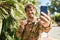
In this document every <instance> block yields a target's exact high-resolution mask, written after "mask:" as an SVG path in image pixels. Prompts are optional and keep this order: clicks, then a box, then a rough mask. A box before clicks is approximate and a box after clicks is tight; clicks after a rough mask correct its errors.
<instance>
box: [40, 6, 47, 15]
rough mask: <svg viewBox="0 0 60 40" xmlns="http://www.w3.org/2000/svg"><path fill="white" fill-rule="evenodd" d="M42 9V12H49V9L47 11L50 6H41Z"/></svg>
mask: <svg viewBox="0 0 60 40" xmlns="http://www.w3.org/2000/svg"><path fill="white" fill-rule="evenodd" d="M40 10H41V11H40V12H44V13H46V14H47V13H48V11H47V10H48V6H41V7H40Z"/></svg>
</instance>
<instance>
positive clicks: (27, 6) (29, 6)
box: [25, 4, 36, 12]
mask: <svg viewBox="0 0 60 40" xmlns="http://www.w3.org/2000/svg"><path fill="white" fill-rule="evenodd" d="M31 7H33V8H34V9H36V8H35V7H34V5H32V4H27V5H26V6H25V12H26V10H27V9H28V8H31Z"/></svg>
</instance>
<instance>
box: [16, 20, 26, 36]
mask: <svg viewBox="0 0 60 40" xmlns="http://www.w3.org/2000/svg"><path fill="white" fill-rule="evenodd" d="M26 23H27V22H26V20H22V21H21V22H20V28H19V29H18V30H17V32H16V35H17V37H21V36H22V32H23V30H24V26H25V25H26Z"/></svg>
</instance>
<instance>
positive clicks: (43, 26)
mask: <svg viewBox="0 0 60 40" xmlns="http://www.w3.org/2000/svg"><path fill="white" fill-rule="evenodd" d="M25 12H26V15H27V17H28V19H27V20H22V22H21V23H20V28H19V30H18V31H17V33H16V34H17V36H19V37H20V38H21V40H38V39H39V35H40V33H42V32H43V31H44V32H48V31H49V30H50V13H49V12H48V15H46V14H45V13H43V12H41V14H42V15H40V16H39V18H36V17H35V14H36V8H35V7H34V6H33V5H32V4H28V5H26V7H25Z"/></svg>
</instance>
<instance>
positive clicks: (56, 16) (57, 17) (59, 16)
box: [51, 13, 60, 21]
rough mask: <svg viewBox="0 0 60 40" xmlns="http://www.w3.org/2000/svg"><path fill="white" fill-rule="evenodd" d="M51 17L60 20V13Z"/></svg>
mask: <svg viewBox="0 0 60 40" xmlns="http://www.w3.org/2000/svg"><path fill="white" fill-rule="evenodd" d="M51 18H52V19H53V20H54V18H55V21H60V13H59V14H56V15H54V16H52V17H51Z"/></svg>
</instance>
